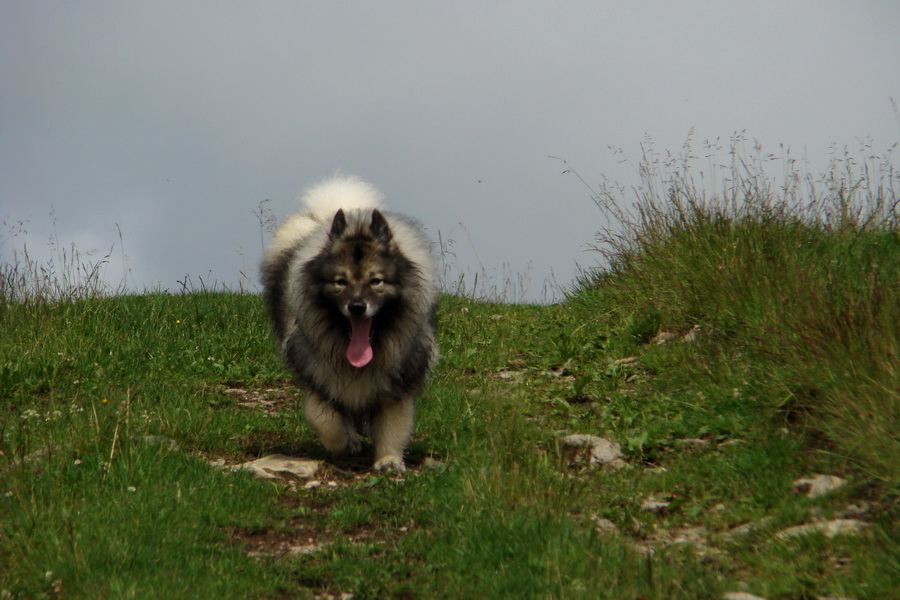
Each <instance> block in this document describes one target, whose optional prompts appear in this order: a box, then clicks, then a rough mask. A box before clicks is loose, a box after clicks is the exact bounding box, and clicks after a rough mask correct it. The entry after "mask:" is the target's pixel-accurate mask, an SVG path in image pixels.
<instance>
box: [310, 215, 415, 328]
mask: <svg viewBox="0 0 900 600" xmlns="http://www.w3.org/2000/svg"><path fill="white" fill-rule="evenodd" d="M330 237H331V244H332V246H331V252H330V260H329V261H328V263H327V268H326V273H323V275H324V284H325V285H324V289H325V292H326V294H328V296H330V297H331V298H332V302H333V303H334V304H335V305H336V306H337V307H338V309H339V310H340V311H341V313H342V314H343V315H344V316H345V317H347V318H348V319H350V318H353V317H361V318H372V317H374V316H375V315H376V314H377V313H378V311H379V310H380V309H381V307H382V306H384V305H385V303H387V302H389V301H390V300H392V299H394V298H396V297H397V296H398V294H399V289H398V281H397V266H396V264H394V262H395V261H393V260H392V258H391V253H390V244H391V231H390V228H389V227H388V224H387V222H386V221H385V220H384V217H383V216H382V215H381V213H379V212H378V211H374V213H373V214H372V222H371V223H369V224H368V226H367V227H362V228H361V229H359V230H357V231H351V230H349V229H348V227H347V220H346V217H345V216H344V212H343V211H338V213H337V215H335V218H334V221H333V223H332V226H331V233H330Z"/></svg>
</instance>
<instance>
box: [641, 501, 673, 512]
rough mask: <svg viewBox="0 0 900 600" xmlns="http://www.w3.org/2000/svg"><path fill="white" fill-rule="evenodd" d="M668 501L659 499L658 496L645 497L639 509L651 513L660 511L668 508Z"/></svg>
mask: <svg viewBox="0 0 900 600" xmlns="http://www.w3.org/2000/svg"><path fill="white" fill-rule="evenodd" d="M669 504H671V503H670V502H666V501H665V500H660V499H658V498H647V499H646V500H644V501H643V502H641V510H643V511H644V512H651V513H656V514H659V513H662V512H665V511H666V510H668V508H669Z"/></svg>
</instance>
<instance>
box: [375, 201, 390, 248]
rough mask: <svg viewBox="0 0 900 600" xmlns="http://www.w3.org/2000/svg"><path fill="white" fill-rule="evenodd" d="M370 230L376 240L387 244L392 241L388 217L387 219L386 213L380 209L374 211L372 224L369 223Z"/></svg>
mask: <svg viewBox="0 0 900 600" xmlns="http://www.w3.org/2000/svg"><path fill="white" fill-rule="evenodd" d="M369 232H370V233H371V234H372V237H374V238H375V240H376V241H378V242H379V243H380V244H383V245H385V246H386V245H387V244H388V242H390V241H391V238H393V234H391V228H390V226H389V225H388V222H387V219H385V218H384V215H383V214H381V213H380V212H379V211H378V210H373V211H372V224H371V225H369Z"/></svg>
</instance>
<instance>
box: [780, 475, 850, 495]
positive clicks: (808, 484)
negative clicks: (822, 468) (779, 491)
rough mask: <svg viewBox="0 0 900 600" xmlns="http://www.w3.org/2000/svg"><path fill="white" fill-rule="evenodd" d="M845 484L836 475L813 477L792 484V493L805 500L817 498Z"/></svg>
mask: <svg viewBox="0 0 900 600" xmlns="http://www.w3.org/2000/svg"><path fill="white" fill-rule="evenodd" d="M846 484H847V482H846V481H845V480H843V479H841V478H840V477H837V476H836V475H818V474H817V475H813V476H812V477H810V478H804V479H798V480H797V481H795V482H794V484H793V485H794V493H795V494H803V495H804V496H806V497H807V498H818V497H819V496H824V495H825V494H828V493H831V492H833V491H834V490H836V489H838V488H841V487H843V486H844V485H846Z"/></svg>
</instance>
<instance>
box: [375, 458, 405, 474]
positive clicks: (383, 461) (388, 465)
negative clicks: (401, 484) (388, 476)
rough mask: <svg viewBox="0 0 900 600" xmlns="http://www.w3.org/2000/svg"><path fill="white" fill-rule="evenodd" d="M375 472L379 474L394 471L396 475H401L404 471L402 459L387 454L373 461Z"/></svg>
mask: <svg viewBox="0 0 900 600" xmlns="http://www.w3.org/2000/svg"><path fill="white" fill-rule="evenodd" d="M375 470H376V471H381V472H385V471H396V472H398V473H403V472H404V471H406V465H404V464H403V458H402V457H400V456H396V455H394V454H388V455H387V456H382V457H381V458H379V459H378V460H376V461H375Z"/></svg>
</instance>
